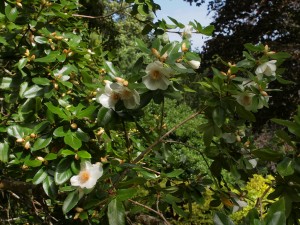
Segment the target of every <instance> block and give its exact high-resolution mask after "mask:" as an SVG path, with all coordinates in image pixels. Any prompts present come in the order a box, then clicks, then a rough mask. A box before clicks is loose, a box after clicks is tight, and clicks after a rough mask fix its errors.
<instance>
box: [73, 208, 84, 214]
mask: <svg viewBox="0 0 300 225" xmlns="http://www.w3.org/2000/svg"><path fill="white" fill-rule="evenodd" d="M75 210H76V212H79V213H81V212H83V208H80V207H76V208H75Z"/></svg>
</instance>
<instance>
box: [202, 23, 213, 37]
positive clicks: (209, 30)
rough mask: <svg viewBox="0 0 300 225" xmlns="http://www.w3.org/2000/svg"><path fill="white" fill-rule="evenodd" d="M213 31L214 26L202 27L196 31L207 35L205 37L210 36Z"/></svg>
mask: <svg viewBox="0 0 300 225" xmlns="http://www.w3.org/2000/svg"><path fill="white" fill-rule="evenodd" d="M214 30H215V26H214V25H209V26H207V27H204V28H203V29H202V30H200V31H199V30H198V31H199V33H201V34H204V35H207V36H211V35H212V33H213V31H214Z"/></svg>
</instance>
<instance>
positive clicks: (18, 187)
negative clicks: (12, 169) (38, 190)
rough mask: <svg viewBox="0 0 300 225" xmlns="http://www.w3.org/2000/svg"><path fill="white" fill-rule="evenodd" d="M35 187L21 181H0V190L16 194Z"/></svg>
mask: <svg viewBox="0 0 300 225" xmlns="http://www.w3.org/2000/svg"><path fill="white" fill-rule="evenodd" d="M35 187H36V186H35V185H33V184H30V183H26V182H23V181H15V180H0V190H7V191H12V192H16V193H26V192H29V191H30V190H32V189H34V188H35Z"/></svg>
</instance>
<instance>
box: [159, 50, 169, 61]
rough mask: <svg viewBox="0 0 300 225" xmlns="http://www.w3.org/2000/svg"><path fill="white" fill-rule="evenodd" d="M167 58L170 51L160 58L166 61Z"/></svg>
mask: <svg viewBox="0 0 300 225" xmlns="http://www.w3.org/2000/svg"><path fill="white" fill-rule="evenodd" d="M167 58H168V53H166V52H165V53H164V54H163V55H162V56H161V57H160V58H159V61H161V62H165V61H166V59H167Z"/></svg>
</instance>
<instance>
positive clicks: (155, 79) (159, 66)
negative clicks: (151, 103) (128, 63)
mask: <svg viewBox="0 0 300 225" xmlns="http://www.w3.org/2000/svg"><path fill="white" fill-rule="evenodd" d="M146 73H147V75H146V76H144V77H143V83H144V84H145V85H146V87H147V88H148V89H149V90H157V89H161V90H166V89H167V88H168V86H169V84H170V81H169V79H168V78H169V77H170V73H171V70H170V69H169V68H165V67H164V65H163V63H162V62H160V61H155V62H153V63H150V64H149V65H148V66H147V67H146Z"/></svg>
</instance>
